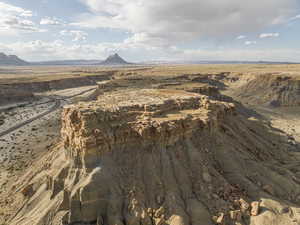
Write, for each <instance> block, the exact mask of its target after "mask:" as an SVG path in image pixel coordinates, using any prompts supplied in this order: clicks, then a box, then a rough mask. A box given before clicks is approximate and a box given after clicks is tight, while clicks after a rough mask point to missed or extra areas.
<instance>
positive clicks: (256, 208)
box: [251, 201, 260, 216]
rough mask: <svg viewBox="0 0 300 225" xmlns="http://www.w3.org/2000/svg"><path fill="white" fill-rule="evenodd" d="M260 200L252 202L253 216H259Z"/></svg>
mask: <svg viewBox="0 0 300 225" xmlns="http://www.w3.org/2000/svg"><path fill="white" fill-rule="evenodd" d="M259 205H260V202H258V201H255V202H252V203H251V216H257V215H258V213H259Z"/></svg>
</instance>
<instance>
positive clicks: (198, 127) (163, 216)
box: [9, 89, 300, 225]
mask: <svg viewBox="0 0 300 225" xmlns="http://www.w3.org/2000/svg"><path fill="white" fill-rule="evenodd" d="M237 107H239V106H236V105H235V104H233V103H230V102H222V101H217V100H212V99H209V98H208V97H207V96H205V95H200V94H197V93H191V92H184V91H181V90H168V89H127V90H119V91H113V92H106V93H103V94H102V95H101V96H100V97H99V98H98V100H97V101H93V102H89V103H81V104H78V105H72V106H69V107H67V108H65V110H64V112H63V117H62V118H63V128H62V137H63V142H62V144H61V145H59V146H58V147H57V148H55V149H53V151H52V152H50V153H49V154H48V155H46V156H45V158H44V159H43V160H42V161H41V162H40V163H39V164H37V165H36V166H35V168H34V169H33V170H31V171H29V172H28V173H27V174H26V175H25V176H24V178H23V179H22V180H20V181H19V183H18V184H16V188H15V190H14V192H13V193H12V194H15V195H17V196H19V195H21V193H22V194H23V196H24V197H23V201H24V204H23V205H22V207H21V208H20V210H19V211H18V212H17V213H16V214H15V215H14V216H13V217H12V218H11V220H10V221H9V224H13V225H17V224H22V225H29V224H30V225H44V224H47V225H50V224H51V225H58V224H78V225H79V224H97V225H141V224H142V225H152V224H153V225H163V224H170V225H189V224H192V225H209V224H226V225H227V224H236V225H238V224H244V225H246V224H251V225H266V224H274V225H291V224H295V225H296V224H299V223H300V169H299V160H300V155H299V153H297V152H294V151H293V149H291V146H289V145H288V144H287V143H286V142H285V137H284V136H283V134H282V133H278V132H277V131H275V130H273V129H272V128H270V127H269V126H268V124H264V123H262V121H258V120H256V119H254V118H248V117H246V116H245V115H243V114H241V113H239V110H237Z"/></svg>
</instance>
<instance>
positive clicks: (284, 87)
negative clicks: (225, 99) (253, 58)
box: [233, 74, 300, 107]
mask: <svg viewBox="0 0 300 225" xmlns="http://www.w3.org/2000/svg"><path fill="white" fill-rule="evenodd" d="M238 83H239V82H238ZM233 95H234V97H236V98H237V99H240V100H242V101H244V102H247V103H249V104H252V105H257V104H258V105H259V104H265V105H270V106H274V107H278V106H300V80H299V79H297V78H296V77H293V76H292V75H277V74H261V75H254V74H251V75H248V76H246V79H245V80H242V82H240V85H238V87H237V88H236V90H235V91H234V94H233Z"/></svg>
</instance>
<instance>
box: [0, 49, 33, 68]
mask: <svg viewBox="0 0 300 225" xmlns="http://www.w3.org/2000/svg"><path fill="white" fill-rule="evenodd" d="M27 65H30V63H29V62H26V61H24V60H22V59H20V58H19V57H18V56H16V55H5V54H4V53H2V52H0V66H27Z"/></svg>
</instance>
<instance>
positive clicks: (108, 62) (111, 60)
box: [99, 53, 131, 66]
mask: <svg viewBox="0 0 300 225" xmlns="http://www.w3.org/2000/svg"><path fill="white" fill-rule="evenodd" d="M129 64H131V63H129V62H126V61H125V60H124V59H122V58H121V57H120V56H119V55H118V54H117V53H116V54H113V55H110V56H108V57H107V59H105V60H104V61H103V62H101V63H99V65H105V66H118V65H129Z"/></svg>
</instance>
